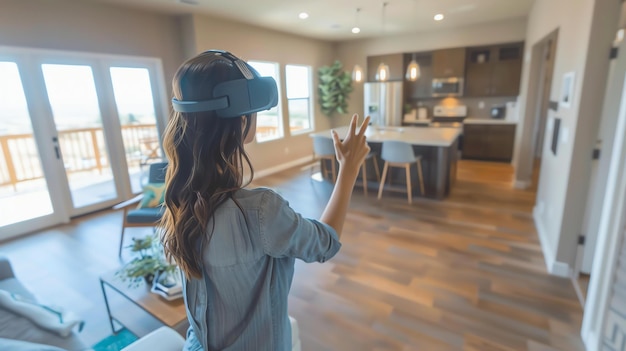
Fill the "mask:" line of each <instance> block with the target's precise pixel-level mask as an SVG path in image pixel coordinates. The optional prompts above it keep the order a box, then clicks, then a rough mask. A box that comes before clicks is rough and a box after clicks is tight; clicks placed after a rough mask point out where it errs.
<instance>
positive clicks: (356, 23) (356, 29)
mask: <svg viewBox="0 0 626 351" xmlns="http://www.w3.org/2000/svg"><path fill="white" fill-rule="evenodd" d="M359 12H361V9H360V8H357V9H356V15H355V16H354V27H353V28H352V33H354V34H359V33H361V28H359Z"/></svg>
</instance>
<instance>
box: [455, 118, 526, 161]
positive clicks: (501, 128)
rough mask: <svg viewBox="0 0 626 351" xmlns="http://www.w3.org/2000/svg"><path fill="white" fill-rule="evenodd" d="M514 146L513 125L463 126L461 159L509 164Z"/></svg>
mask: <svg viewBox="0 0 626 351" xmlns="http://www.w3.org/2000/svg"><path fill="white" fill-rule="evenodd" d="M514 145H515V125H512V124H504V125H501V124H465V125H463V151H462V154H463V158H464V159H477V160H488V161H503V162H511V159H512V158H513V147H514Z"/></svg>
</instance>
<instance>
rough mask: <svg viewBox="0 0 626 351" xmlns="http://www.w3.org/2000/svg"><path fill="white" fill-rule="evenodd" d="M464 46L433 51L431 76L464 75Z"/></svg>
mask: <svg viewBox="0 0 626 351" xmlns="http://www.w3.org/2000/svg"><path fill="white" fill-rule="evenodd" d="M465 54H466V50H465V48H453V49H443V50H436V51H433V78H453V77H464V76H465Z"/></svg>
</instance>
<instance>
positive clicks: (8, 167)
mask: <svg viewBox="0 0 626 351" xmlns="http://www.w3.org/2000/svg"><path fill="white" fill-rule="evenodd" d="M122 138H123V140H124V149H125V154H126V162H127V163H128V167H129V168H138V167H140V166H141V164H143V163H146V162H147V161H148V160H149V159H157V158H160V156H161V151H160V147H159V142H158V140H159V138H158V133H157V129H156V125H154V124H132V125H124V126H122ZM59 146H60V148H61V150H60V151H61V153H62V154H63V162H64V165H65V169H66V171H67V172H68V173H75V172H86V171H93V170H97V171H98V172H99V173H102V171H103V169H105V168H107V167H109V166H110V165H109V157H107V155H108V153H107V149H106V144H105V142H104V134H103V130H102V128H98V127H95V128H80V129H70V130H63V131H59ZM38 155H39V153H38V152H37V146H36V144H35V138H34V137H33V135H32V134H13V135H0V186H7V185H9V186H12V187H13V189H14V190H16V189H17V188H16V186H17V184H18V183H20V182H25V181H29V180H34V179H40V178H43V170H42V168H41V162H40V160H39V156H38Z"/></svg>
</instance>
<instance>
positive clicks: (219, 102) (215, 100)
mask: <svg viewBox="0 0 626 351" xmlns="http://www.w3.org/2000/svg"><path fill="white" fill-rule="evenodd" d="M210 52H214V53H215V55H219V56H222V57H224V58H226V59H228V60H230V61H231V62H232V63H233V64H234V65H235V66H236V67H237V68H238V69H239V71H240V72H241V73H242V74H243V76H244V78H241V79H235V80H229V81H225V82H222V83H219V84H217V85H216V86H215V88H213V93H212V98H211V99H208V100H198V101H194V100H184V101H183V100H177V99H176V98H173V99H172V107H173V108H174V111H177V112H205V111H215V113H216V114H217V116H218V117H220V118H231V117H240V116H243V115H247V114H251V113H254V112H259V111H265V110H269V109H271V108H272V107H274V106H276V105H278V89H277V87H276V81H274V78H272V77H260V76H259V75H258V73H256V71H255V70H254V69H251V67H250V66H249V65H248V64H247V63H246V62H244V61H242V60H241V59H239V58H237V57H236V56H235V55H233V54H231V53H229V52H227V51H220V50H210Z"/></svg>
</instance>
